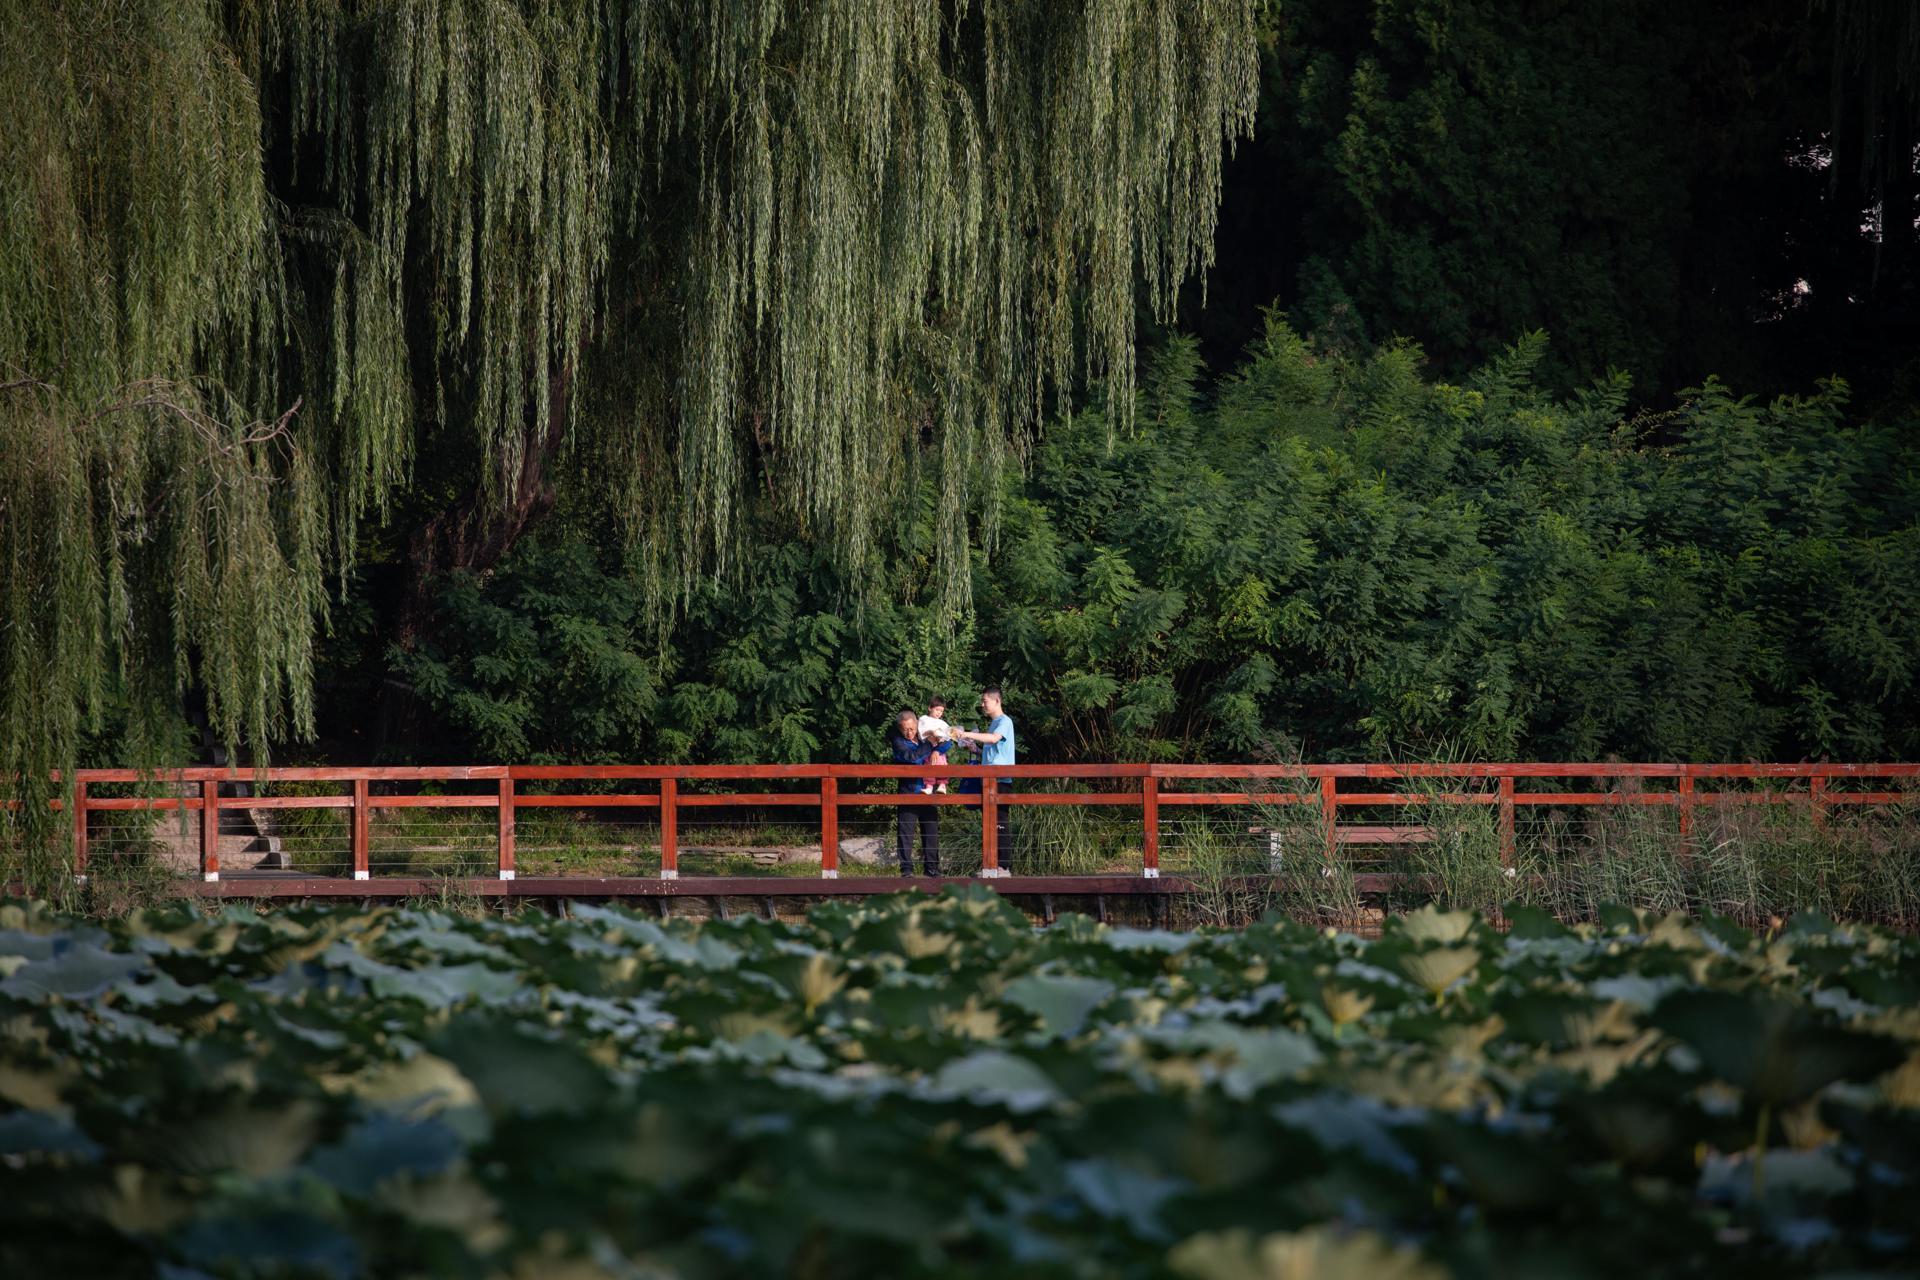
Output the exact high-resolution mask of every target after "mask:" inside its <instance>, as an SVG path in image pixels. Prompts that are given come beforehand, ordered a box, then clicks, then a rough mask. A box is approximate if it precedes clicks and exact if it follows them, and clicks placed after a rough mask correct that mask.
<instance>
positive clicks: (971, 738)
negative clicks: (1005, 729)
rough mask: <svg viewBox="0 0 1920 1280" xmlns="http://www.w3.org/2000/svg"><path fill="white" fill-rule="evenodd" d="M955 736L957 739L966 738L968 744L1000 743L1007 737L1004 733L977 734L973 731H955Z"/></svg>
mask: <svg viewBox="0 0 1920 1280" xmlns="http://www.w3.org/2000/svg"><path fill="white" fill-rule="evenodd" d="M953 736H954V737H955V738H965V739H966V740H967V741H968V742H979V743H988V742H998V741H1000V740H1001V739H1002V738H1004V737H1006V736H1007V735H1006V734H1004V733H975V732H974V731H973V730H971V729H955V730H954V731H953Z"/></svg>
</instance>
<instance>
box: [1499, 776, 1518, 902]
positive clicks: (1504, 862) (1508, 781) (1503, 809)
mask: <svg viewBox="0 0 1920 1280" xmlns="http://www.w3.org/2000/svg"><path fill="white" fill-rule="evenodd" d="M1513 825H1514V824H1513V775H1512V774H1503V775H1502V776H1501V778H1500V865H1501V866H1502V867H1504V868H1506V875H1507V878H1508V879H1512V878H1513V876H1514V874H1515V872H1514V869H1513V843H1514V841H1513Z"/></svg>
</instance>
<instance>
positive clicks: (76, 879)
mask: <svg viewBox="0 0 1920 1280" xmlns="http://www.w3.org/2000/svg"><path fill="white" fill-rule="evenodd" d="M73 882H74V883H75V884H85V883H86V882H87V878H86V877H85V876H75V877H74V878H73Z"/></svg>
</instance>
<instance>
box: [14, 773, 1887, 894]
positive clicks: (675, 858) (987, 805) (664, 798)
mask: <svg viewBox="0 0 1920 1280" xmlns="http://www.w3.org/2000/svg"><path fill="white" fill-rule="evenodd" d="M916 778H944V779H949V780H952V781H965V780H978V782H979V786H978V788H977V789H976V790H973V791H971V792H960V791H957V790H956V791H955V792H953V793H951V794H940V795H925V794H921V793H918V792H901V791H898V790H861V789H859V788H860V786H861V784H875V783H880V782H887V781H896V782H897V781H898V780H900V779H916ZM1562 779H1584V780H1593V779H1603V780H1610V781H1613V782H1615V783H1626V784H1630V786H1629V787H1628V788H1627V789H1616V790H1609V791H1596V790H1591V789H1581V790H1554V791H1548V790H1540V789H1534V790H1526V789H1523V788H1522V785H1521V784H1523V783H1533V784H1535V785H1536V786H1537V785H1538V784H1540V783H1542V782H1547V783H1550V782H1552V781H1554V780H1562ZM1849 779H1852V780H1880V781H1883V782H1886V781H1894V780H1902V779H1909V780H1911V779H1920V763H1915V762H1889V763H1880V764H1849V763H1829V762H1825V761H1821V762H1808V763H1799V764H1780V763H1751V764H1733V763H1716V764H1679V763H1629V762H1618V763H1572V762H1569V763H1560V762H1551V761H1547V762H1514V763H1453V764H1419V763H1405V764H1398V763H1346V764H1184V763H1180V764H1168V763H1152V764H1142V763H1114V764H1085V763H1081V764H1024V765H1011V766H986V765H977V764H974V765H963V764H947V765H898V764H864V763H858V764H753V765H420V766H411V765H410V766H368V767H352V766H327V767H305V766H301V767H285V768H283V767H277V766H275V767H269V768H264V769H254V770H247V769H237V768H206V767H193V768H183V769H172V770H164V771H159V772H142V771H139V770H134V769H82V770H78V771H77V772H76V773H75V775H74V788H73V802H74V803H73V813H72V822H73V827H72V832H73V841H74V863H73V869H74V873H75V875H77V876H80V877H83V878H84V877H85V876H86V874H87V871H88V860H89V857H95V858H97V856H98V853H97V850H94V849H91V848H90V842H89V838H88V829H87V815H88V814H89V813H93V812H109V811H117V810H135V809H169V810H186V811H194V812H198V813H199V815H200V820H199V826H200V842H199V843H200V850H199V852H200V857H201V874H202V876H203V877H204V878H205V879H206V880H208V881H217V880H218V879H219V876H220V849H219V814H220V810H222V809H233V808H241V809H244V808H248V807H256V808H272V809H301V808H312V809H340V808H344V809H350V810H351V814H350V822H351V855H352V874H353V877H354V878H355V879H359V880H365V879H368V878H370V875H371V870H370V867H369V865H368V862H369V859H368V848H369V826H370V820H371V813H372V811H373V810H376V809H435V808H447V809H493V810H494V811H495V817H496V827H497V830H498V837H497V841H498V848H497V855H498V856H497V876H498V878H499V879H501V880H511V879H513V878H515V875H516V866H515V825H516V813H517V811H518V810H519V809H523V808H543V809H552V808H581V809H592V808H640V809H653V810H656V811H657V812H658V814H659V820H660V876H661V877H662V878H665V879H672V878H675V877H677V876H678V874H679V839H678V836H679V830H678V815H679V811H680V810H681V809H686V808H739V807H782V808H788V807H799V808H815V809H817V810H818V811H819V815H820V818H819V820H820V838H821V874H822V876H823V877H826V878H834V877H836V876H837V875H838V873H839V866H840V848H839V834H840V818H839V815H840V812H841V810H843V809H847V808H889V807H896V806H899V805H914V806H921V805H929V806H963V807H973V808H978V809H979V810H980V812H981V818H982V839H981V853H982V863H983V870H982V874H985V875H989V876H992V875H1000V874H1005V868H1006V863H1007V861H1008V858H1007V855H1008V854H1009V852H1010V851H1009V850H1006V849H1001V848H999V847H998V840H997V834H998V831H997V822H996V818H997V815H998V809H999V806H1001V805H1011V806H1015V807H1025V806H1045V805H1090V806H1115V805H1119V806H1138V808H1139V811H1140V817H1141V824H1142V840H1141V867H1140V871H1139V874H1140V875H1141V876H1142V877H1146V878H1154V877H1157V876H1158V875H1159V873H1160V855H1161V840H1160V836H1161V831H1160V818H1161V811H1162V810H1163V809H1165V808H1168V807H1175V808H1179V807H1188V808H1191V807H1193V806H1197V805H1215V806H1234V805H1249V806H1251V805H1290V804H1301V805H1313V806H1316V807H1317V808H1318V809H1319V811H1320V813H1319V820H1320V825H1321V827H1322V835H1323V850H1324V856H1325V857H1326V858H1327V859H1328V861H1329V862H1331V860H1332V859H1333V858H1334V857H1335V856H1336V854H1337V850H1338V846H1339V844H1340V843H1341V831H1342V828H1341V827H1340V824H1339V819H1340V813H1341V810H1342V809H1364V808H1369V807H1377V808H1385V807H1396V808H1406V807H1417V806H1421V805H1428V804H1436V803H1437V804H1448V805H1455V804H1458V805H1486V806H1495V807H1497V809H1498V827H1499V839H1500V856H1501V860H1502V862H1503V864H1505V865H1506V866H1507V867H1508V868H1511V867H1512V866H1513V861H1514V853H1515V827H1516V814H1517V810H1518V809H1519V808H1521V807H1530V808H1538V807H1542V806H1559V807H1586V806H1593V807H1600V806H1645V807H1656V808H1672V809H1675V810H1677V811H1678V820H1679V840H1680V851H1681V856H1682V857H1685V856H1686V855H1687V851H1688V849H1689V848H1690V844H1691V841H1692V839H1693V827H1694V818H1695V815H1696V813H1697V811H1698V809H1699V807H1700V806H1701V805H1703V804H1716V803H1721V804H1798V803H1803V802H1804V803H1805V804H1806V805H1807V806H1808V811H1809V813H1810V814H1811V815H1812V817H1813V820H1814V821H1815V822H1816V823H1817V824H1824V823H1825V822H1826V821H1827V820H1828V817H1829V815H1830V814H1831V812H1832V811H1833V809H1835V808H1836V807H1843V806H1844V807H1849V808H1856V809H1857V808H1860V807H1864V806H1869V805H1878V806H1891V805H1896V804H1900V803H1904V802H1906V801H1907V800H1910V799H1914V798H1917V797H1920V792H1907V791H1900V790H1892V789H1885V788H1883V789H1879V790H1862V789H1857V788H1856V789H1854V790H1841V789H1836V786H1835V784H1836V783H1841V782H1844V781H1846V780H1849ZM56 780H57V779H56ZM1009 780H1021V781H1035V782H1040V781H1049V780H1051V781H1057V782H1082V783H1109V784H1119V785H1117V786H1111V787H1109V788H1108V789H1104V790H1097V791H1088V790H1076V791H1039V790H1034V789H1032V788H1030V787H1026V786H1022V787H1019V788H1009V789H1003V786H1002V784H1003V783H1005V782H1007V781H1009ZM1343 781H1345V782H1348V783H1350V784H1351V783H1362V784H1364V783H1366V782H1374V783H1380V782H1396V781H1397V782H1413V783H1423V782H1427V783H1436V782H1449V783H1460V784H1467V789H1463V790H1455V791H1444V792H1442V791H1434V790H1421V791H1413V792H1407V791H1394V790H1382V789H1378V788H1377V787H1376V788H1374V789H1368V790H1361V789H1360V788H1359V787H1358V786H1353V787H1352V788H1351V789H1349V790H1344V791H1343V790H1342V789H1341V783H1342V782H1343ZM1705 781H1714V782H1721V783H1725V782H1731V781H1748V782H1755V783H1761V784H1773V785H1772V787H1771V788H1770V789H1764V790H1755V791H1742V790H1728V789H1726V788H1725V787H1724V786H1723V787H1722V788H1721V789H1719V790H1717V791H1711V792H1709V791H1703V790H1701V789H1700V784H1701V783H1702V782H1705ZM567 782H575V783H622V782H624V783H635V784H649V785H650V786H651V788H652V789H651V790H648V791H646V792H644V793H634V792H628V793H620V794H595V793H591V792H582V793H578V794H568V793H564V792H561V793H547V792H538V793H532V794H529V793H525V792H523V791H522V790H521V788H522V786H523V785H525V784H548V785H551V784H558V783H567ZM755 782H759V783H787V782H793V783H809V784H811V786H810V787H808V789H805V790H751V789H743V788H742V787H740V786H738V785H735V786H732V787H729V788H728V789H725V790H721V791H703V790H693V791H688V790H686V789H685V787H686V785H687V784H696V785H697V784H701V783H722V784H745V783H755ZM143 783H144V784H160V785H163V786H170V787H175V788H178V790H177V791H176V793H175V794H173V795H166V796H151V795H144V796H143V795H133V796H128V795H112V796H108V795H100V794H99V793H98V792H99V789H100V788H103V787H116V786H126V785H129V784H136V785H137V784H143ZM231 783H248V784H256V785H265V786H272V785H273V784H275V783H302V784H308V783H334V784H339V785H341V786H344V787H347V788H348V789H349V792H350V794H334V795H313V796H299V795H293V796H287V795H279V796H257V795H237V794H236V795H226V796H223V795H221V794H220V790H221V785H222V784H231ZM405 783H415V784H439V783H475V784H491V785H486V786H484V789H475V790H471V791H466V792H462V793H459V794H446V795H440V794H426V793H422V792H419V791H417V790H416V791H404V790H398V789H396V788H397V786H398V784H405ZM1207 783H1213V784H1216V785H1215V786H1213V787H1210V788H1208V789H1206V790H1197V789H1189V790H1182V789H1180V787H1181V785H1182V784H1186V785H1187V786H1189V787H1195V786H1199V785H1204V784H1207ZM1235 783H1239V784H1244V785H1243V786H1242V787H1239V788H1236V787H1234V786H1232V784H1235ZM1274 783H1292V784H1294V785H1293V786H1292V787H1291V788H1290V789H1281V790H1274V789H1272V785H1271V784H1274ZM1486 783H1491V784H1493V785H1492V787H1491V788H1488V787H1485V786H1484V785H1481V786H1478V787H1476V786H1474V785H1473V784H1486ZM1796 783H1799V784H1804V787H1793V789H1791V790H1780V789H1777V787H1779V786H1782V785H1786V786H1791V785H1792V784H1796ZM376 784H378V785H379V786H380V788H381V790H380V791H378V792H376V791H374V790H373V788H374V786H375V785H376ZM846 784H853V785H852V786H848V785H846ZM1219 784H1227V785H1219ZM13 803H16V804H17V803H18V802H13ZM53 804H54V806H55V807H56V808H64V807H65V805H64V803H63V802H62V801H61V800H58V799H56V800H55V801H54V802H53ZM1349 830H1353V831H1357V830H1360V829H1359V828H1351V829H1349ZM1367 830H1372V828H1367Z"/></svg>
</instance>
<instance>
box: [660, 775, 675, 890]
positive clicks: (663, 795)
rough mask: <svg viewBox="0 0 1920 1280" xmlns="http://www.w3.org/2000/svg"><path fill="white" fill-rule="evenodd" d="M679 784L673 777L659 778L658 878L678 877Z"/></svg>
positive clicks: (669, 878) (673, 878)
mask: <svg viewBox="0 0 1920 1280" xmlns="http://www.w3.org/2000/svg"><path fill="white" fill-rule="evenodd" d="M679 794H680V784H679V782H678V781H676V780H675V779H673V778H662V779H660V878H661V879H662V880H678V879H679V878H680V814H679V810H678V809H677V807H676V804H675V802H676V801H677V800H678V798H679Z"/></svg>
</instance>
